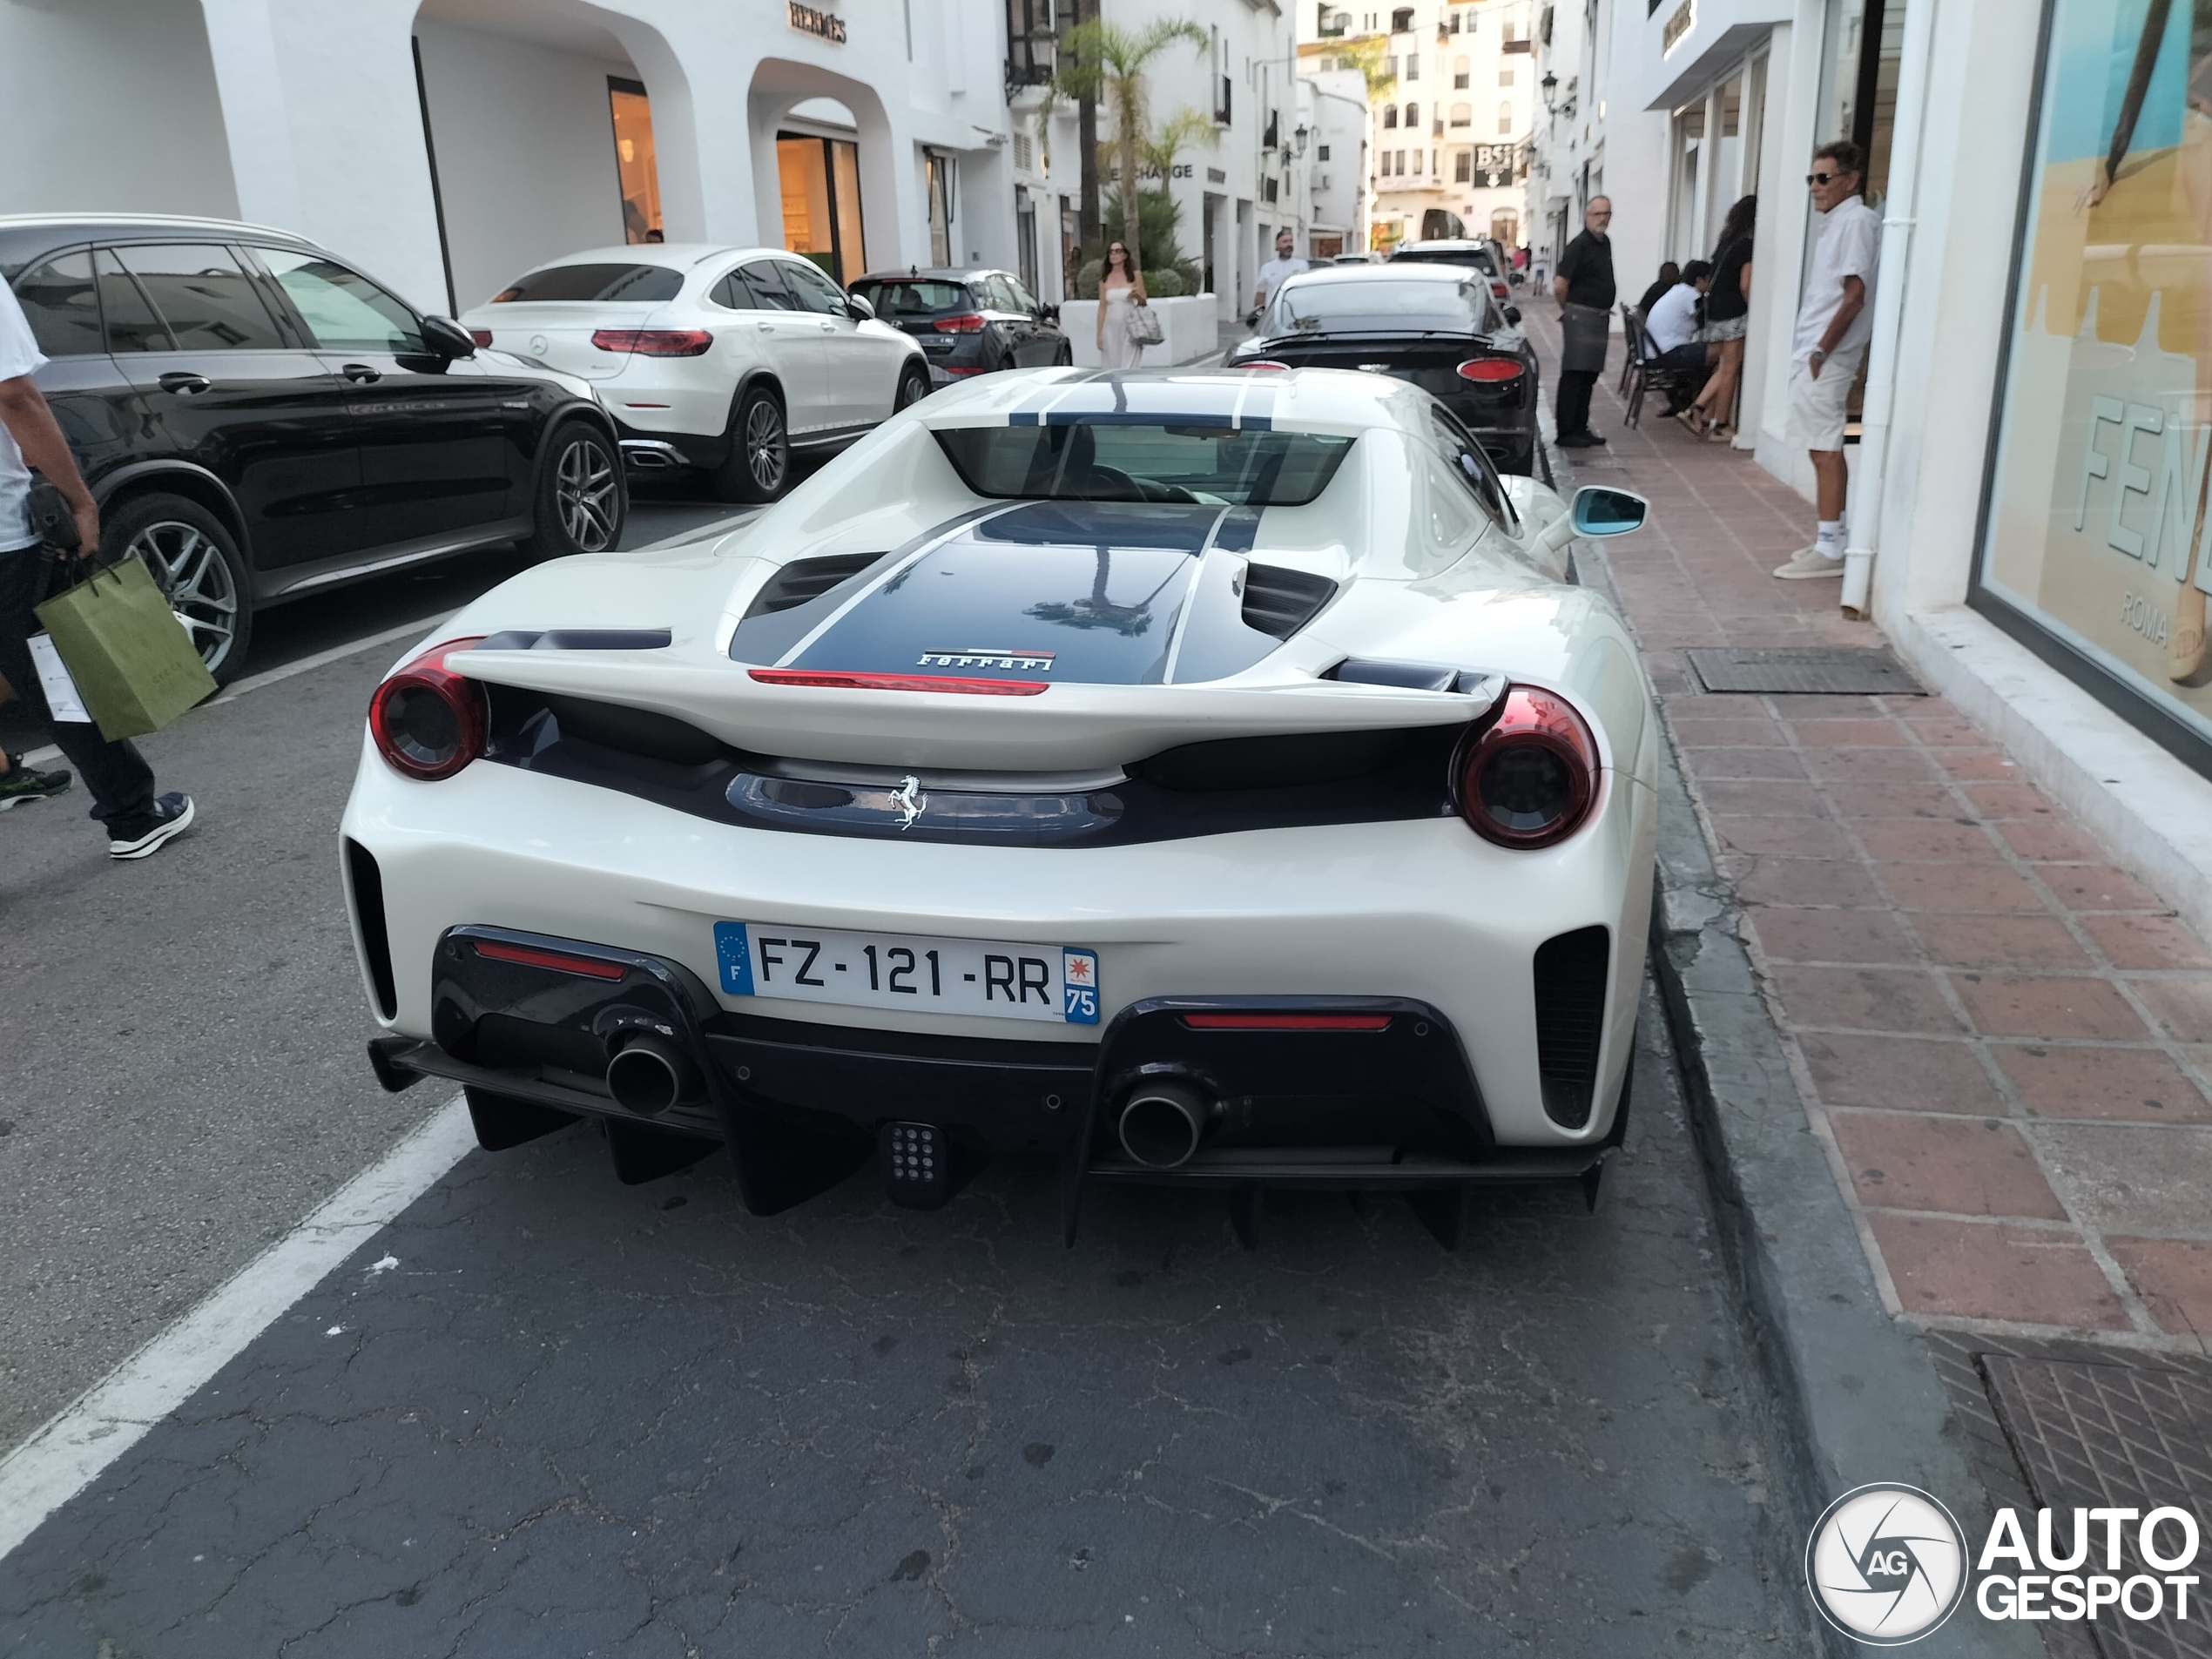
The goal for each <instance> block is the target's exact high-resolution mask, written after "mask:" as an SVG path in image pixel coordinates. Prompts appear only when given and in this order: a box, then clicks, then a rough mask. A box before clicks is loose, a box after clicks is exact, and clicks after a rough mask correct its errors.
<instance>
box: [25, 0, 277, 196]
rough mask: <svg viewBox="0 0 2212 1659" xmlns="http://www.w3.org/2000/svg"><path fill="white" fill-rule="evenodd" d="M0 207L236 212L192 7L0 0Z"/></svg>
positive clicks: (179, 0) (139, 1) (203, 43)
mask: <svg viewBox="0 0 2212 1659" xmlns="http://www.w3.org/2000/svg"><path fill="white" fill-rule="evenodd" d="M0 111H6V118H7V138H6V142H5V155H6V160H5V164H4V165H0V213H53V212H145V213H188V214H204V215H206V216H208V217H211V218H216V219H235V218H237V217H238V192H237V190H236V188H235V187H234V186H233V183H232V180H231V166H230V153H229V150H228V147H227V145H226V143H225V141H224V137H223V117H222V108H221V105H220V104H219V101H218V98H217V94H216V90H215V71H214V68H213V65H212V63H211V62H210V61H209V57H208V51H207V30H206V28H205V27H204V26H203V25H202V24H201V21H200V13H199V7H198V6H197V5H196V4H192V3H184V0H68V3H67V4H66V5H57V4H52V3H39V4H25V3H22V0H0Z"/></svg>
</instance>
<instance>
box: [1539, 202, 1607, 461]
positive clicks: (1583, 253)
mask: <svg viewBox="0 0 2212 1659" xmlns="http://www.w3.org/2000/svg"><path fill="white" fill-rule="evenodd" d="M1612 223H1613V201H1612V199H1611V198H1610V197H1607V196H1593V197H1591V198H1590V205H1589V206H1588V207H1586V208H1584V209H1583V210H1582V230H1581V234H1580V235H1578V236H1577V237H1575V239H1574V240H1573V241H1571V242H1569V243H1568V245H1567V251H1566V252H1565V253H1562V254H1561V255H1560V256H1559V269H1558V270H1557V272H1555V273H1554V275H1553V277H1552V295H1553V297H1554V299H1556V300H1558V301H1559V332H1560V349H1559V397H1558V401H1557V402H1556V403H1555V404H1554V406H1553V415H1554V419H1555V425H1556V427H1557V430H1558V434H1559V442H1560V447H1561V448H1566V449H1587V448H1591V447H1592V446H1593V445H1595V444H1602V443H1603V442H1605V440H1604V439H1603V438H1601V437H1600V436H1598V435H1597V434H1596V433H1595V432H1593V431H1591V430H1590V394H1591V392H1592V391H1594V390H1595V388H1596V386H1597V381H1598V376H1599V375H1601V374H1604V373H1605V349H1606V345H1607V341H1608V337H1609V334H1610V332H1611V329H1612V327H1613V294H1614V287H1613V244H1612V241H1611V240H1610V239H1608V237H1607V235H1606V227H1607V226H1609V225H1611V224H1612Z"/></svg>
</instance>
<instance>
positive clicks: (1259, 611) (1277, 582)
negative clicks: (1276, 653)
mask: <svg viewBox="0 0 2212 1659" xmlns="http://www.w3.org/2000/svg"><path fill="white" fill-rule="evenodd" d="M1336 594H1337V584H1336V583H1333V582H1332V581H1330V580H1329V578H1328V577H1325V576H1308V575H1307V574H1306V573H1305V571H1303V570H1285V569H1284V568H1283V567H1282V566H1281V565H1278V564H1252V565H1247V566H1246V567H1245V568H1244V625H1245V626H1246V627H1247V628H1257V629H1258V631H1260V632H1261V633H1264V634H1272V635H1274V636H1275V637H1276V638H1278V639H1288V638H1289V637H1291V635H1292V634H1294V633H1296V632H1298V630H1299V629H1301V628H1303V627H1305V624H1307V623H1309V622H1312V620H1313V618H1314V617H1316V616H1318V614H1319V613H1320V610H1321V607H1322V606H1323V605H1325V604H1328V603H1329V601H1330V600H1332V599H1333V598H1335V597H1336Z"/></svg>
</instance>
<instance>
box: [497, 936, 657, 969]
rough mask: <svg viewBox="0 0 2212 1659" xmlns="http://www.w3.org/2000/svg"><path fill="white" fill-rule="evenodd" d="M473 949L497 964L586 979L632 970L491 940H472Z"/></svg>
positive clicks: (555, 952)
mask: <svg viewBox="0 0 2212 1659" xmlns="http://www.w3.org/2000/svg"><path fill="white" fill-rule="evenodd" d="M469 948H470V949H472V950H474V951H475V953H476V954H477V955H479V956H484V957H489V959H490V960H491V961H495V962H519V963H520V964H522V966H523V967H524V968H548V969H550V970H551V971H552V972H554V973H556V974H582V975H583V977H584V978H585V979H620V978H621V977H622V976H623V975H624V974H626V973H628V972H629V971H630V970H629V969H628V968H624V966H623V965H622V964H621V963H620V962H601V961H593V960H592V959H591V958H590V957H589V956H563V955H562V954H560V953H559V952H557V951H550V950H533V949H532V948H530V947H529V946H528V945H502V944H500V943H499V942H498V941H496V940H490V939H472V940H470V941H469Z"/></svg>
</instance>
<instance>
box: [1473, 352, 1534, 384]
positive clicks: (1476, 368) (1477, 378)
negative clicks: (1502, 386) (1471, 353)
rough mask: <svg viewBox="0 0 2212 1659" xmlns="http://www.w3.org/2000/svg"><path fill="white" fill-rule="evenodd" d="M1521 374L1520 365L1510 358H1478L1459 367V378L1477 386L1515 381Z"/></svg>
mask: <svg viewBox="0 0 2212 1659" xmlns="http://www.w3.org/2000/svg"><path fill="white" fill-rule="evenodd" d="M1520 378H1521V365H1520V364H1519V363H1517V362H1515V361H1514V360H1513V359H1512V358H1510V357H1478V358H1476V359H1474V361H1472V362H1466V363H1461V364H1460V379H1461V380H1463V381H1474V382H1475V383H1476V384H1477V385H1487V384H1494V383H1496V382H1499V381H1517V380H1519V379H1520Z"/></svg>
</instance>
